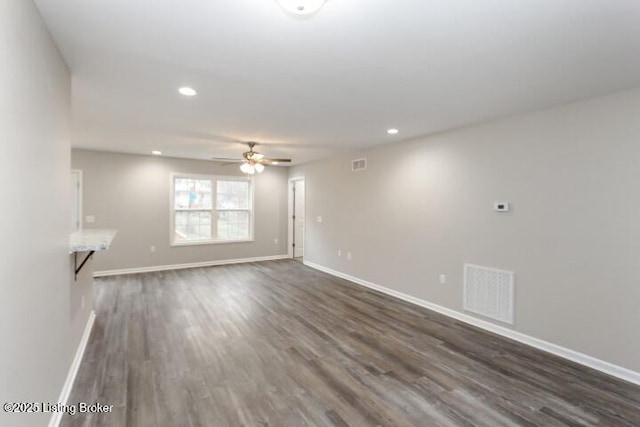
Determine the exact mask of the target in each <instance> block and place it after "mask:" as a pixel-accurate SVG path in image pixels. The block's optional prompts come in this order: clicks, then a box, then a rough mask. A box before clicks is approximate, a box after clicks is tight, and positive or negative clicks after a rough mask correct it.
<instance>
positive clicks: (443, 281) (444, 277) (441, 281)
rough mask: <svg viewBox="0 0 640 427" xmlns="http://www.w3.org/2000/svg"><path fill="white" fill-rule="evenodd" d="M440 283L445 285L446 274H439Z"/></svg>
mask: <svg viewBox="0 0 640 427" xmlns="http://www.w3.org/2000/svg"><path fill="white" fill-rule="evenodd" d="M440 284H441V285H446V284H447V276H446V275H444V274H441V275H440Z"/></svg>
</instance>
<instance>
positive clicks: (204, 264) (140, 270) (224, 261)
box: [93, 255, 289, 277]
mask: <svg viewBox="0 0 640 427" xmlns="http://www.w3.org/2000/svg"><path fill="white" fill-rule="evenodd" d="M285 258H289V256H287V255H270V256H261V257H254V258H238V259H222V260H217V261H204V262H190V263H187V264H173V265H156V266H152V267H138V268H123V269H120V270H104V271H95V272H94V273H93V277H107V276H117V275H120V274H135V273H152V272H154V271H167V270H181V269H184V268H196V267H213V266H216V265H228V264H242V263H245V262H259V261H273V260H277V259H285Z"/></svg>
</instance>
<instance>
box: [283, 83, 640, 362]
mask: <svg viewBox="0 0 640 427" xmlns="http://www.w3.org/2000/svg"><path fill="white" fill-rule="evenodd" d="M362 155H364V156H366V157H367V158H368V162H369V163H368V170H367V171H364V172H359V173H352V172H351V171H350V160H351V159H355V158H358V157H360V156H362ZM299 175H304V176H305V177H306V191H307V193H306V197H307V240H306V246H305V257H306V259H307V260H308V261H311V262H313V263H317V264H320V265H322V266H325V267H328V268H331V269H334V270H338V271H340V272H343V273H346V274H350V275H352V276H355V277H358V278H360V279H364V280H367V281H370V282H373V283H376V284H379V285H382V286H386V287H388V288H392V289H394V290H397V291H400V292H403V293H406V294H409V295H412V296H415V297H418V298H422V299H424V300H427V301H430V302H433V303H435V304H439V305H441V306H444V307H448V308H450V309H454V310H458V311H462V268H463V263H467V262H468V263H474V264H480V265H484V266H489V267H496V268H502V269H507V270H513V271H515V273H516V325H515V327H514V329H516V330H517V331H520V332H523V333H525V334H528V335H532V336H534V337H537V338H541V339H544V340H547V341H550V342H552V343H556V344H559V345H561V346H565V347H568V348H570V349H573V350H576V351H580V352H583V353H586V354H588V355H591V356H594V357H597V358H600V359H603V360H605V361H608V362H611V363H614V364H617V365H620V366H623V367H626V368H628V369H632V370H634V371H636V372H640V340H638V324H640V315H639V314H638V313H639V311H638V307H639V304H640V192H639V190H638V188H639V183H640V90H635V91H629V92H624V93H619V94H615V95H611V96H608V97H603V98H598V99H593V100H588V101H585V102H581V103H576V104H571V105H566V106H561V107H558V108H554V109H550V110H545V111H540V112H536V113H532V114H527V115H522V116H518V117H512V118H508V119H504V120H500V121H496V122H492V123H488V124H483V125H478V126H473V127H469V128H464V129H459V130H455V131H452V132H447V133H442V134H439V135H435V136H431V137H426V138H422V139H419V140H414V141H409V142H403V143H397V144H390V145H386V146H382V147H378V148H375V149H371V150H368V151H365V152H357V153H352V155H345V156H342V157H340V158H335V159H331V160H327V161H322V162H318V163H312V164H307V165H302V166H298V167H294V168H292V169H291V171H290V176H291V177H294V176H299ZM494 201H510V202H511V203H512V204H513V211H512V213H511V214H498V213H495V212H493V202H494ZM318 215H322V216H323V222H322V223H317V222H316V220H315V219H316V216H318ZM338 249H342V251H343V256H342V257H338V256H337V251H338ZM346 251H351V252H352V253H353V260H352V261H350V262H349V261H347V260H346V257H345V256H344V254H345V252H346ZM439 274H446V275H447V278H448V283H447V284H446V285H441V284H439V280H438V276H439Z"/></svg>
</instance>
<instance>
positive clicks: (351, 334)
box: [62, 260, 640, 427]
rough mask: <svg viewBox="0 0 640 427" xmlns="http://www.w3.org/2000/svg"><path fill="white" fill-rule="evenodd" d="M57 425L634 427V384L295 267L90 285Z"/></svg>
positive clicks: (638, 407) (637, 396)
mask: <svg viewBox="0 0 640 427" xmlns="http://www.w3.org/2000/svg"><path fill="white" fill-rule="evenodd" d="M96 288H97V291H96V294H97V295H96V312H97V319H96V323H95V326H94V329H93V333H92V335H91V338H90V340H89V343H88V346H87V350H86V353H85V357H84V360H83V362H82V365H81V367H80V371H79V373H78V377H77V379H76V384H75V386H74V389H73V392H72V396H71V398H70V400H69V402H70V403H74V402H80V401H82V402H99V403H101V404H110V405H114V411H113V412H112V413H108V414H90V415H78V414H76V415H74V416H69V415H67V416H65V418H64V419H63V423H62V425H63V426H118V427H120V426H171V427H173V426H222V427H224V426H276V427H278V426H296V427H297V426H338V427H343V426H358V427H359V426H394V427H403V426H489V427H497V426H640V387H637V386H633V385H631V384H628V383H625V382H622V381H618V380H616V379H613V378H611V377H608V376H606V375H603V374H600V373H598V372H595V371H592V370H589V369H586V368H583V367H581V366H578V365H575V364H573V363H570V362H567V361H564V360H562V359H560V358H557V357H555V356H552V355H548V354H546V353H542V352H540V351H537V350H535V349H532V348H530V347H527V346H524V345H521V344H518V343H514V342H511V341H509V340H506V339H504V338H501V337H498V336H495V335H492V334H489V333H486V332H484V331H481V330H479V329H476V328H473V327H471V326H467V325H465V324H463V323H461V322H458V321H455V320H452V319H449V318H447V317H444V316H442V315H439V314H437V313H433V312H431V311H429V310H426V309H423V308H419V307H416V306H413V305H410V304H408V303H405V302H403V301H399V300H395V299H393V298H391V297H388V296H385V295H382V294H379V293H376V292H373V291H370V290H367V289H364V288H362V287H359V286H357V285H354V284H351V283H349V282H347V281H344V280H341V279H337V278H335V277H332V276H329V275H326V274H324V273H321V272H318V271H316V270H312V269H310V268H308V267H306V266H304V265H302V264H300V263H298V262H295V261H291V260H283V261H270V262H263V263H252V264H239V265H232V266H221V267H211V268H198V269H191V270H179V271H168V272H159V273H146V274H138V275H129V276H116V277H111V278H103V279H98V280H97V283H96Z"/></svg>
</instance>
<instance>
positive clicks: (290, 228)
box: [287, 175, 307, 258]
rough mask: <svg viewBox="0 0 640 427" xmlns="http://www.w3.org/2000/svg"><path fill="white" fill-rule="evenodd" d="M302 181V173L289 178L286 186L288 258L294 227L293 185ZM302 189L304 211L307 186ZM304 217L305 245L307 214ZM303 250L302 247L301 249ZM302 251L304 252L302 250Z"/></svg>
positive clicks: (291, 252)
mask: <svg viewBox="0 0 640 427" xmlns="http://www.w3.org/2000/svg"><path fill="white" fill-rule="evenodd" d="M299 181H302V182H304V175H303V176H297V177H294V178H289V184H288V187H287V198H288V202H287V205H288V211H287V213H288V215H287V230H288V231H287V257H288V258H293V255H294V253H293V233H294V230H293V227H294V225H295V224H294V223H293V187H294V185H295V183H296V182H299ZM304 191H305V197H304V210H305V213H306V210H307V194H306V193H307V186H306V185H305V186H304ZM304 218H305V227H304V237H305V238H304V240H305V246H306V240H307V224H306V221H307V219H306V218H307V216H306V215H305V216H304ZM303 250H304V249H303ZM303 253H304V252H303ZM303 257H304V255H303Z"/></svg>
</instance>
